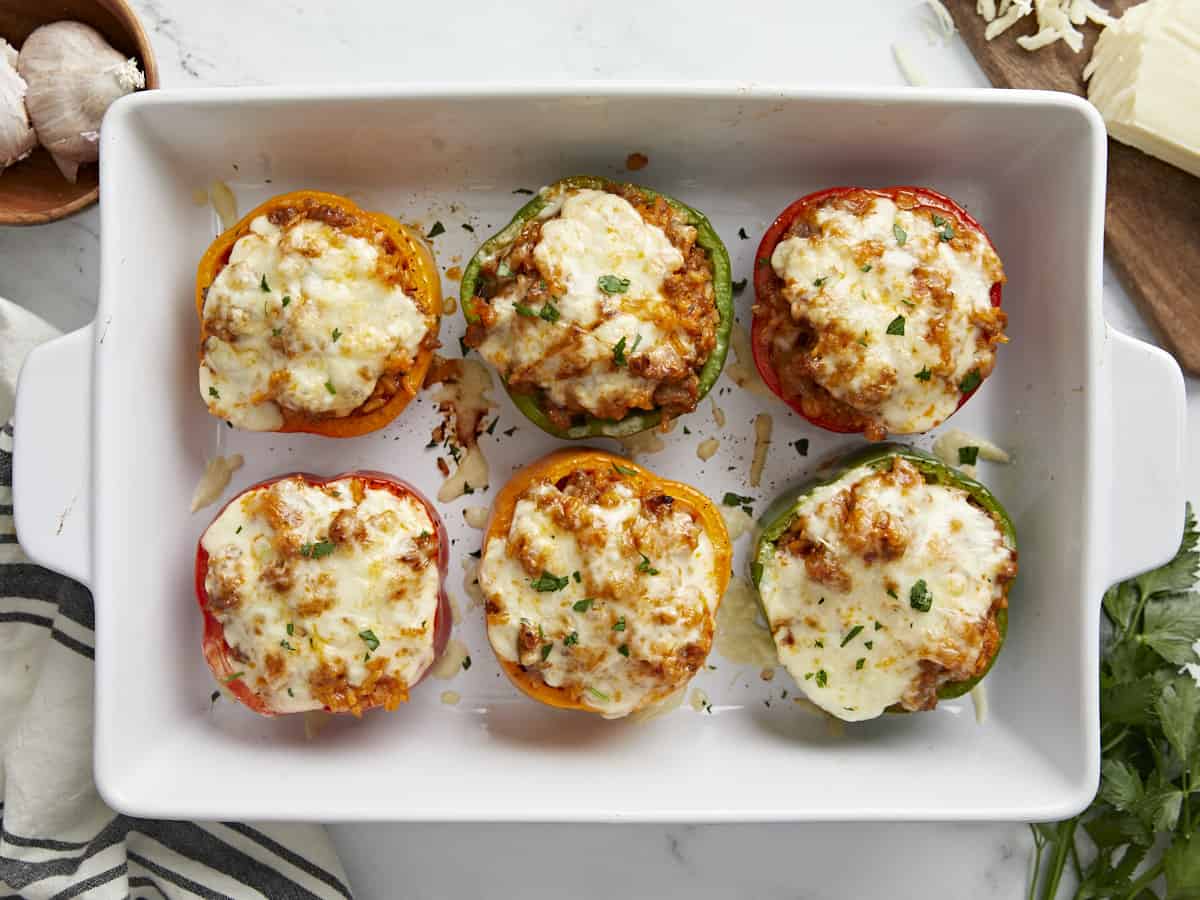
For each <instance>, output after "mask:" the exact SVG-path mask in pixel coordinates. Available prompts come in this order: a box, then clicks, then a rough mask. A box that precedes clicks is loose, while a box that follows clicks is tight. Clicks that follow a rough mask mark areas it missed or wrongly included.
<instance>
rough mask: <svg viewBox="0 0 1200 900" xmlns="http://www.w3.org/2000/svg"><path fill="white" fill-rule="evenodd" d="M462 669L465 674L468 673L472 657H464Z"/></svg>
mask: <svg viewBox="0 0 1200 900" xmlns="http://www.w3.org/2000/svg"><path fill="white" fill-rule="evenodd" d="M462 667H463V671H464V672H465V671H467V669H469V668H471V657H469V656H464V657H463V661H462Z"/></svg>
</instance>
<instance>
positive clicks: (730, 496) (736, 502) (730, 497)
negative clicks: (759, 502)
mask: <svg viewBox="0 0 1200 900" xmlns="http://www.w3.org/2000/svg"><path fill="white" fill-rule="evenodd" d="M753 502H754V498H753V497H743V496H742V495H741V494H735V493H733V492H732V491H726V492H725V497H724V498H723V499H722V500H721V503H722V504H723V505H725V506H741V505H742V504H744V503H753Z"/></svg>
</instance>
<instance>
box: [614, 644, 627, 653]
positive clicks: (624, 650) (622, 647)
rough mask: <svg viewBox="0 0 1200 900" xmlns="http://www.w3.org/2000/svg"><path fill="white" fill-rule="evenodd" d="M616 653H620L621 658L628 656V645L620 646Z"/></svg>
mask: <svg viewBox="0 0 1200 900" xmlns="http://www.w3.org/2000/svg"><path fill="white" fill-rule="evenodd" d="M617 652H618V653H620V654H621V655H622V656H629V645H628V644H622V645H621V646H620V647H618V648H617Z"/></svg>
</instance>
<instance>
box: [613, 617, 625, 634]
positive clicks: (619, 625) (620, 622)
mask: <svg viewBox="0 0 1200 900" xmlns="http://www.w3.org/2000/svg"><path fill="white" fill-rule="evenodd" d="M612 630H613V631H624V630H625V617H624V616H621V618H619V619H617V621H616V622H614V623H613V627H612Z"/></svg>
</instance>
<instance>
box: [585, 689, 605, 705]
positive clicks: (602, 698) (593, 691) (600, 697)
mask: <svg viewBox="0 0 1200 900" xmlns="http://www.w3.org/2000/svg"><path fill="white" fill-rule="evenodd" d="M587 692H588V693H589V694H591V695H592V696H593V697H595V698H596V699H597V700H599V701H601V702H602V703H607V702H608V700H609V697H608V694H606V693H604V692H603V691H598V690H596V689H595V688H594V687H592V686H591V685H588V689H587Z"/></svg>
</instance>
